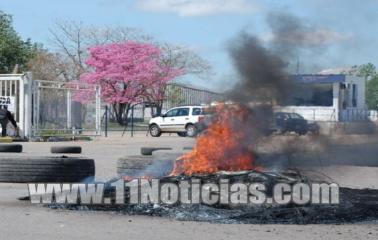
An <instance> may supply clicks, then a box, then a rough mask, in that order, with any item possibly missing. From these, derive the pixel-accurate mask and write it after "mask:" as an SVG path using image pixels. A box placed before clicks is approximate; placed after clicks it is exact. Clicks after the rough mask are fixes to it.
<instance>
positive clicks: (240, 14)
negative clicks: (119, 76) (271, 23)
mask: <svg viewBox="0 0 378 240" xmlns="http://www.w3.org/2000/svg"><path fill="white" fill-rule="evenodd" d="M0 9H1V10H3V11H5V12H7V13H10V14H12V15H13V17H14V26H15V28H16V30H17V31H18V32H19V33H20V35H21V36H22V37H23V38H31V39H32V40H33V41H38V42H42V43H44V44H45V46H47V47H49V46H50V41H49V37H50V34H49V29H50V28H52V27H53V25H54V22H55V21H57V20H65V21H80V22H83V23H84V24H88V25H98V26H104V25H105V26H125V27H136V28H140V29H142V30H143V31H144V32H145V33H148V34H150V35H152V36H154V37H155V38H156V39H158V40H161V41H168V42H172V43H176V44H182V45H186V46H188V47H190V48H191V49H194V50H195V51H196V52H197V53H198V54H200V55H201V56H202V57H203V58H205V59H207V60H208V61H209V62H210V64H211V65H212V66H213V72H214V74H213V75H212V76H211V79H210V80H211V81H207V80H206V81H204V80H198V79H196V80H195V82H194V83H193V84H200V85H204V86H207V87H209V88H212V87H213V86H214V85H218V84H217V83H218V82H222V83H224V84H226V83H227V82H228V78H229V77H230V75H231V74H233V67H232V64H231V61H230V59H229V58H228V54H227V51H226V45H227V42H229V41H230V39H232V38H233V37H235V36H236V35H237V34H238V33H239V32H240V31H241V30H243V29H244V30H246V31H248V32H250V33H251V34H255V35H257V36H259V37H261V39H263V40H264V39H265V40H266V41H269V29H268V27H267V24H266V17H267V16H268V14H269V13H270V12H272V11H281V12H286V13H290V14H293V15H295V16H297V17H299V18H301V19H303V20H302V21H303V22H304V23H306V24H310V25H312V26H315V28H316V29H318V30H319V31H318V33H319V34H318V35H317V36H318V37H319V36H320V38H321V39H322V40H324V42H322V43H321V49H322V51H317V52H314V51H312V52H307V53H306V54H301V55H300V56H298V59H299V60H300V62H301V63H302V62H303V64H301V65H302V68H301V69H300V70H301V72H306V73H310V72H317V71H319V70H320V69H325V68H334V67H341V66H349V65H354V64H362V63H366V62H372V63H374V64H376V65H378V0H359V1H357V0H265V1H263V0H64V1H51V0H33V1H27V0H1V2H0ZM315 37H316V36H315ZM310 39H313V35H311V36H310Z"/></svg>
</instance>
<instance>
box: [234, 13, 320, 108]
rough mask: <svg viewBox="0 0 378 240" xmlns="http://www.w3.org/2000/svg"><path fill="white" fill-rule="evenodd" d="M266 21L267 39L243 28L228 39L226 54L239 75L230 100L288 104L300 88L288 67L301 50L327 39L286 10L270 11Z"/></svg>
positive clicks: (312, 48)
mask: <svg viewBox="0 0 378 240" xmlns="http://www.w3.org/2000/svg"><path fill="white" fill-rule="evenodd" d="M266 23H267V26H268V29H267V32H269V33H270V35H269V36H268V37H267V38H268V39H261V37H258V36H254V35H252V34H250V33H247V31H243V32H241V33H240V34H239V35H238V36H237V37H236V38H234V39H232V40H231V41H230V44H229V48H228V50H229V55H230V57H231V59H232V63H233V65H234V67H235V69H236V71H237V73H238V75H239V76H238V77H239V81H238V82H237V84H236V85H235V86H234V88H233V89H232V90H231V91H229V92H228V97H229V98H230V99H231V100H234V101H237V102H242V103H247V102H271V103H278V104H283V105H284V104H288V103H290V102H291V101H292V99H291V97H292V93H294V92H296V91H301V88H303V85H301V84H298V83H297V82H295V81H294V80H293V78H292V77H291V73H290V67H291V68H293V66H294V68H295V65H296V64H297V59H298V55H299V54H300V53H301V52H303V51H320V49H322V48H324V46H325V42H326V41H327V39H326V37H325V36H324V34H323V35H322V34H318V33H319V32H320V31H319V29H317V28H316V27H315V26H313V25H311V24H309V23H308V22H307V21H305V20H303V19H300V18H297V17H295V16H292V15H289V14H287V13H270V14H268V15H267V19H266ZM291 72H293V71H291ZM302 90H303V89H302Z"/></svg>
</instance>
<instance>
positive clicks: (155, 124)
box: [149, 106, 203, 137]
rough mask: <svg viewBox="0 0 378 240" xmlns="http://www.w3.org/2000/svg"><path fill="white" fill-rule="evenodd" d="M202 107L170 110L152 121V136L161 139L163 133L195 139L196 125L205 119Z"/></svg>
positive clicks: (150, 129) (150, 125) (150, 126)
mask: <svg viewBox="0 0 378 240" xmlns="http://www.w3.org/2000/svg"><path fill="white" fill-rule="evenodd" d="M202 111H203V107H202V106H184V107H175V108H172V109H169V110H168V111H167V112H166V113H164V114H163V115H161V116H157V117H154V118H152V119H151V120H150V123H149V131H150V134H151V136H153V137H160V136H161V134H162V133H177V134H178V135H179V136H182V137H185V136H188V137H195V136H196V135H197V128H196V126H195V124H196V123H197V122H199V121H200V120H201V119H202V118H203V112H202Z"/></svg>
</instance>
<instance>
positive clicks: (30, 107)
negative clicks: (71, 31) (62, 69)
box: [0, 73, 101, 139]
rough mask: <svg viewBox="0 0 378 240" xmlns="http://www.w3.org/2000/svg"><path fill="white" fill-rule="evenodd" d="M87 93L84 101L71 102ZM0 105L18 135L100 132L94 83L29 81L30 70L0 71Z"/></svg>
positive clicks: (94, 133)
mask: <svg viewBox="0 0 378 240" xmlns="http://www.w3.org/2000/svg"><path fill="white" fill-rule="evenodd" d="M89 93H91V96H92V95H93V97H91V98H90V99H88V101H87V102H86V103H85V104H80V103H78V102H76V101H75V96H79V95H81V96H82V95H84V96H87V95H88V96H89ZM0 105H6V106H7V107H8V110H9V111H10V112H11V113H12V114H14V118H15V120H16V121H17V123H18V125H19V128H20V136H21V137H22V138H27V139H29V138H31V137H36V136H41V135H46V134H50V135H52V136H54V135H70V136H72V135H90V136H94V135H95V136H96V135H100V134H101V129H100V128H101V112H100V111H101V101H100V87H99V86H98V85H83V84H81V83H78V82H72V83H62V82H59V81H44V80H33V79H32V74H31V73H26V74H0ZM78 107H79V110H80V111H77V110H78ZM83 116H84V118H83Z"/></svg>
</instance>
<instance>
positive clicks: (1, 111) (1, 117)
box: [0, 105, 18, 137]
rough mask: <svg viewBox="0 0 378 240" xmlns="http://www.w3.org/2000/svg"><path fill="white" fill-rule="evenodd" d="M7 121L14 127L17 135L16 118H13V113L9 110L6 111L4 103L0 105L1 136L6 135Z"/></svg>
mask: <svg viewBox="0 0 378 240" xmlns="http://www.w3.org/2000/svg"><path fill="white" fill-rule="evenodd" d="M9 121H10V122H11V123H12V125H13V126H14V128H15V129H16V132H17V135H18V127H17V123H16V120H14V118H13V115H12V113H11V112H9V111H8V107H7V106H6V105H2V106H0V124H1V129H2V131H1V136H2V137H6V136H7V125H8V123H9Z"/></svg>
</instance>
